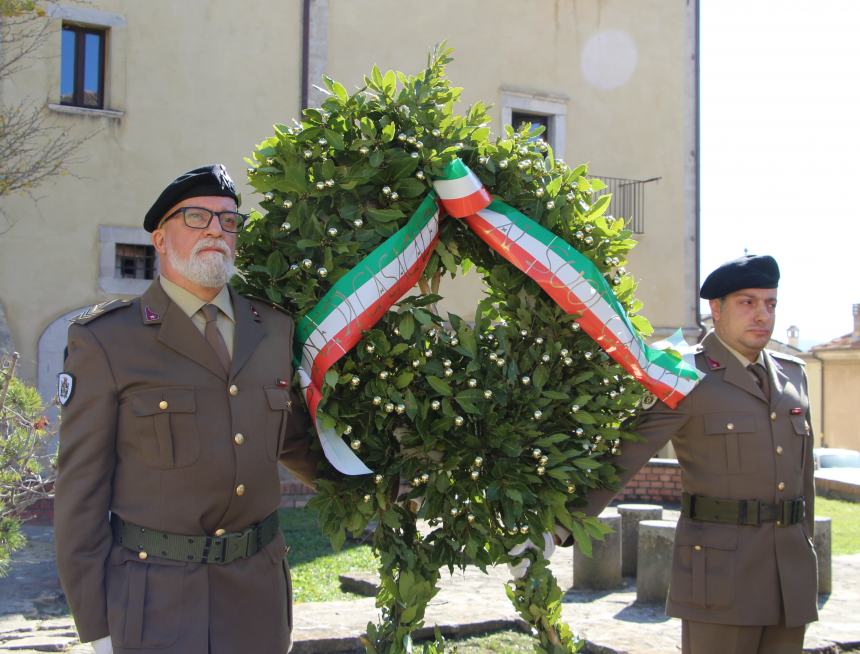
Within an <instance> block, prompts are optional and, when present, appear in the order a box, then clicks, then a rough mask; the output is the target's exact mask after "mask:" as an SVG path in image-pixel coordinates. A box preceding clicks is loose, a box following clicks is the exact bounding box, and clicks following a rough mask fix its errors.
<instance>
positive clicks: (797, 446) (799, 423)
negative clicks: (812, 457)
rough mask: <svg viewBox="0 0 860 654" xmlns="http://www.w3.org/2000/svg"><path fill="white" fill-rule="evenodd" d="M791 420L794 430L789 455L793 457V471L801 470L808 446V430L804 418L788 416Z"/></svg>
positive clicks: (807, 423) (807, 424)
mask: <svg viewBox="0 0 860 654" xmlns="http://www.w3.org/2000/svg"><path fill="white" fill-rule="evenodd" d="M789 417H790V418H791V426H792V428H793V429H794V436H795V437H794V438H792V441H793V443H792V448H791V454H792V456H793V457H794V467H795V470H802V469H803V462H804V460H805V458H806V457H805V454H806V448H807V447H808V446H809V438H810V433H809V432H810V428H809V422H807V420H806V416H804V415H800V416H789Z"/></svg>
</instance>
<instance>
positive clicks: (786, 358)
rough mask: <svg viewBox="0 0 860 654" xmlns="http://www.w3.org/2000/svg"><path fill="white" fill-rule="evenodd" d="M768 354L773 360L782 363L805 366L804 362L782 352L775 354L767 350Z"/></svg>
mask: <svg viewBox="0 0 860 654" xmlns="http://www.w3.org/2000/svg"><path fill="white" fill-rule="evenodd" d="M767 353H768V354H770V355H771V356H772V357H773V358H775V359H782V360H783V361H791V362H792V363H796V364H797V365H799V366H805V365H806V361H804V360H803V359H801V358H799V357H796V356H793V355H791V354H785V353H784V352H775V351H774V350H768V351H767Z"/></svg>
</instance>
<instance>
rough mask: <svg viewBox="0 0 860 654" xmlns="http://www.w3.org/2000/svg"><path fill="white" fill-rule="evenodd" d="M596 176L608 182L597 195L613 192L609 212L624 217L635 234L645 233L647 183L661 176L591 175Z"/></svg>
mask: <svg viewBox="0 0 860 654" xmlns="http://www.w3.org/2000/svg"><path fill="white" fill-rule="evenodd" d="M589 176H590V177H596V178H598V179H600V180H602V181H603V183H604V184H606V188H605V189H603V190H602V191H597V192H596V193H595V196H596V197H600V196H601V195H606V194H607V193H611V194H612V202H611V203H610V204H609V211H607V214H609V215H612V216H616V217H618V218H624V220H626V221H627V226H628V227H629V228H630V229H632V230H633V233H634V234H644V233H645V185H646V184H649V183H651V182H656V181H658V180H660V179H662V178H661V177H652V178H651V179H624V178H622V177H606V176H604V175H594V174H592V175H589Z"/></svg>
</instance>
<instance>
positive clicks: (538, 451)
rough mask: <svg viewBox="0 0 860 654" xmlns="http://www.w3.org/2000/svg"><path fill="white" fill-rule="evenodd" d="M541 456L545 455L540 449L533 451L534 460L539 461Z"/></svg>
mask: <svg viewBox="0 0 860 654" xmlns="http://www.w3.org/2000/svg"><path fill="white" fill-rule="evenodd" d="M541 454H543V452H541V451H540V448H539V447H536V448H535V449H533V450H532V458H534V459H539V458H540V455H541Z"/></svg>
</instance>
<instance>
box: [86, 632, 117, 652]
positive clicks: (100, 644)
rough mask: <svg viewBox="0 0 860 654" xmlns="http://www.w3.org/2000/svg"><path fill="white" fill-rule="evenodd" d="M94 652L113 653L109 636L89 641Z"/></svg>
mask: <svg viewBox="0 0 860 654" xmlns="http://www.w3.org/2000/svg"><path fill="white" fill-rule="evenodd" d="M90 646H91V647H92V648H93V652H95V654H113V645H111V642H110V636H105V637H104V638H99V639H98V640H94V641H93V642H91V643H90Z"/></svg>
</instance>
